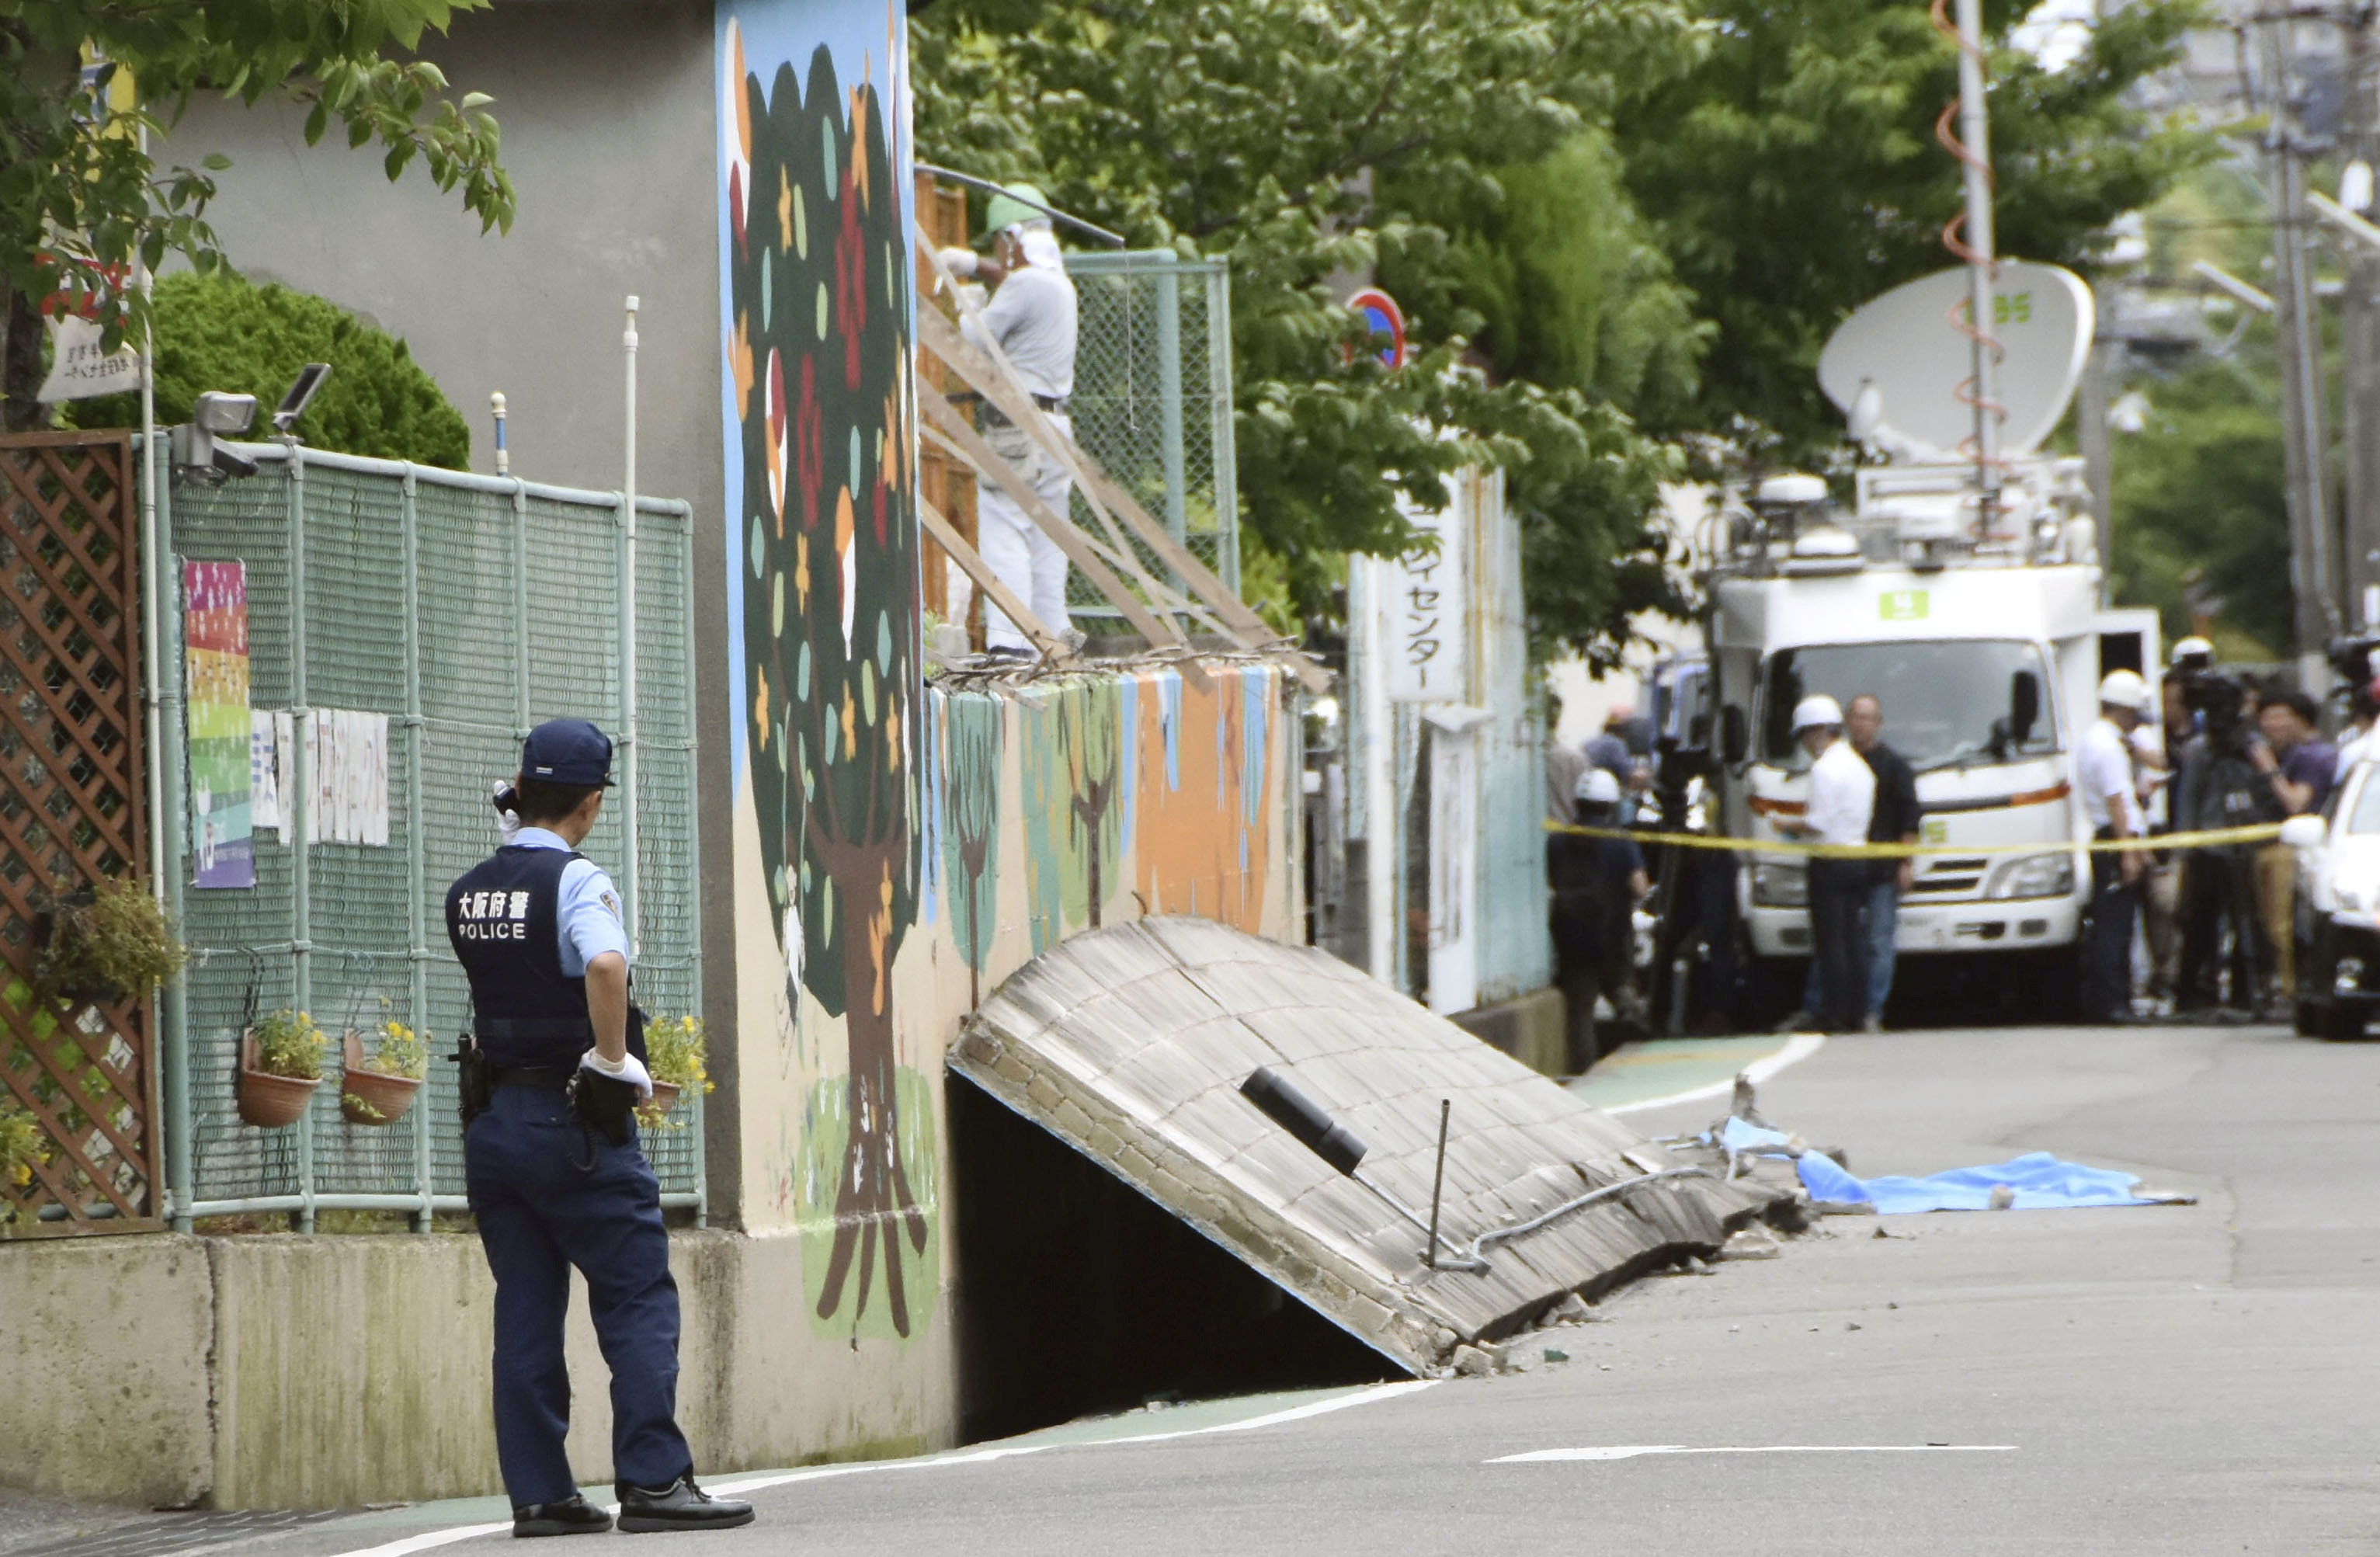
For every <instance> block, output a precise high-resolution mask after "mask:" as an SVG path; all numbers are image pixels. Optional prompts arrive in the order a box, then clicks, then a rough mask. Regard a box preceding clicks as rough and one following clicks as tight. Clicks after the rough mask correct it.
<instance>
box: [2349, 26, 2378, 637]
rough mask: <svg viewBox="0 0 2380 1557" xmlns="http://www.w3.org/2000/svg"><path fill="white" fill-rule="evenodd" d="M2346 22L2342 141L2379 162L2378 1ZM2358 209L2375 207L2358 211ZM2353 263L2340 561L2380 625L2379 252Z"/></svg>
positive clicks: (2368, 162) (2357, 604)
mask: <svg viewBox="0 0 2380 1557" xmlns="http://www.w3.org/2000/svg"><path fill="white" fill-rule="evenodd" d="M2347 21H2348V27H2347V83H2346V85H2347V101H2346V103H2345V104H2344V105H2343V109H2344V111H2343V114H2342V118H2341V125H2340V129H2341V140H2342V141H2343V144H2342V145H2341V147H2340V150H2341V152H2344V153H2345V155H2346V157H2347V159H2348V162H2349V164H2350V166H2352V165H2353V164H2358V163H2360V164H2362V165H2363V167H2364V168H2365V169H2367V170H2368V169H2370V168H2372V167H2374V165H2375V164H2380V98H2376V97H2375V95H2374V91H2375V87H2376V86H2380V80H2375V76H2380V69H2376V68H2375V67H2380V47H2375V44H2374V38H2373V15H2372V6H2371V5H2370V4H2369V3H2368V0H2359V3H2358V4H2356V5H2355V6H2354V7H2353V8H2352V10H2351V11H2350V14H2349V16H2348V18H2347ZM2347 183H2348V184H2355V185H2358V186H2359V188H2357V189H2355V190H2354V191H2353V192H2352V193H2350V190H2349V189H2347V188H2346V186H2345V185H2342V187H2341V189H2340V199H2341V200H2342V201H2346V202H2347V203H2348V204H2349V206H2350V209H2352V208H2353V207H2354V206H2355V205H2357V204H2368V203H2369V201H2370V200H2371V184H2370V179H2369V174H2368V172H2367V174H2366V175H2365V176H2364V177H2363V178H2362V179H2360V180H2359V179H2356V178H2354V177H2352V176H2350V178H2349V179H2348V180H2347ZM2356 214H2357V215H2359V216H2369V215H2370V214H2371V213H2370V212H2369V211H2368V210H2366V211H2357V212H2356ZM2339 248H2340V249H2341V251H2342V254H2343V257H2344V258H2345V261H2346V264H2347V285H2346V287H2345V290H2344V291H2343V292H2342V293H2341V295H2340V298H2339V303H2340V310H2339V326H2340V330H2339V334H2340V341H2339V347H2340V356H2341V360H2342V363H2343V369H2342V374H2341V376H2342V378H2343V379H2344V381H2345V382H2344V383H2342V384H2341V385H2340V389H2341V394H2340V396H2339V398H2340V401H2341V405H2342V411H2343V416H2344V420H2345V421H2346V423H2347V425H2346V427H2345V429H2344V432H2345V433H2346V443H2347V451H2346V452H2347V516H2346V521H2347V522H2346V525H2345V534H2346V542H2347V543H2346V545H2345V546H2344V547H2343V548H2342V550H2343V552H2344V553H2345V555H2344V557H2343V559H2342V561H2343V563H2344V565H2345V566H2344V567H2343V569H2342V571H2343V573H2344V574H2345V577H2346V582H2347V617H2348V620H2349V621H2350V622H2352V623H2354V624H2356V625H2358V626H2361V627H2362V628H2363V629H2364V630H2366V631H2369V630H2372V629H2373V628H2374V627H2375V626H2380V621H2375V618H2380V253H2375V252H2374V250H2373V249H2370V248H2369V247H2367V246H2366V245H2364V244H2361V243H2346V244H2341V245H2340V246H2339Z"/></svg>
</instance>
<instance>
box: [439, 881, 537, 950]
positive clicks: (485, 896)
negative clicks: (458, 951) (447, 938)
mask: <svg viewBox="0 0 2380 1557" xmlns="http://www.w3.org/2000/svg"><path fill="white" fill-rule="evenodd" d="M455 917H456V918H459V919H460V920H461V921H462V924H461V926H460V927H459V928H460V931H461V933H462V937H463V939H464V940H466V941H526V940H528V894H527V893H525V892H515V893H503V892H467V893H465V894H463V895H462V896H461V897H460V898H459V899H457V900H456V902H455Z"/></svg>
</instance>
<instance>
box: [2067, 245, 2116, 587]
mask: <svg viewBox="0 0 2380 1557" xmlns="http://www.w3.org/2000/svg"><path fill="white" fill-rule="evenodd" d="M2091 291H2092V294H2093V302H2094V304H2095V306H2094V307H2093V308H2092V310H2091V317H2092V318H2093V319H2094V320H2095V323H2094V325H2093V326H2092V336H2091V349H2090V352H2089V354H2088V355H2087V356H2085V357H2084V358H2083V385H2082V390H2083V392H2082V394H2081V395H2079V396H2078V397H2077V398H2076V400H2075V402H2074V443H2075V446H2076V448H2077V449H2078V450H2079V451H2080V452H2081V454H2082V456H2083V486H2084V487H2086V488H2088V489H2089V491H2090V494H2091V533H2092V536H2093V538H2094V540H2095V542H2096V543H2097V545H2098V548H2099V603H2100V604H2101V605H2105V604H2107V596H2108V580H2110V579H2111V578H2114V577H2115V573H2116V537H2115V517H2114V515H2115V509H2114V505H2113V503H2112V501H2111V499H2110V498H2109V496H2108V490H2109V486H2110V484H2111V483H2112V482H2113V480H2114V479H2115V469H2114V467H2115V459H2114V455H2113V451H2112V450H2111V449H2110V448H2109V447H2108V437H2107V404H2108V400H2109V398H2110V396H2109V390H2110V388H2111V386H2112V385H2111V381H2112V380H2113V378H2114V376H2115V373H2114V369H2115V356H2116V341H2115V338H2114V335H2113V333H2112V332H2111V331H2110V330H2109V329H2108V323H2109V321H2108V318H2107V315H2108V312H2109V309H2108V304H2109V303H2111V302H2112V301H2113V300H2114V299H2115V297H2116V288H2115V286H2114V285H2113V284H2112V283H2103V284H2101V285H2099V286H2094V287H2093V288H2091Z"/></svg>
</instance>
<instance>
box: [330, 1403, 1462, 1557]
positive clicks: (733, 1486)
mask: <svg viewBox="0 0 2380 1557" xmlns="http://www.w3.org/2000/svg"><path fill="white" fill-rule="evenodd" d="M1438 1382H1439V1381H1437V1380H1435V1379H1414V1380H1408V1381H1403V1382H1401V1383H1394V1384H1380V1385H1377V1386H1375V1387H1374V1388H1371V1389H1368V1390H1357V1391H1355V1392H1354V1393H1350V1394H1342V1395H1334V1396H1332V1397H1331V1398H1330V1399H1329V1400H1315V1401H1308V1402H1307V1403H1306V1404H1305V1405H1293V1406H1288V1407H1286V1408H1284V1409H1282V1410H1280V1411H1269V1412H1267V1413H1266V1414H1265V1415H1263V1416H1261V1417H1246V1418H1245V1419H1244V1420H1241V1421H1236V1422H1216V1423H1214V1424H1212V1425H1210V1426H1208V1427H1203V1428H1184V1429H1181V1430H1179V1431H1177V1432H1144V1433H1135V1434H1134V1435H1133V1436H1131V1437H1129V1438H1099V1439H1090V1440H1085V1441H1072V1442H1065V1443H1017V1444H1010V1445H1007V1446H1004V1447H1003V1446H999V1445H995V1446H993V1447H990V1448H986V1449H970V1450H965V1451H962V1452H960V1453H958V1454H932V1455H928V1456H926V1457H925V1458H922V1459H914V1460H861V1461H857V1462H855V1463H853V1464H850V1465H839V1466H811V1467H810V1468H809V1469H807V1470H789V1471H783V1472H780V1473H778V1474H776V1475H772V1476H751V1477H746V1478H744V1479H742V1480H740V1481H722V1482H719V1483H717V1484H715V1485H712V1486H710V1487H707V1488H706V1489H705V1490H707V1491H710V1492H711V1493H713V1494H714V1495H716V1496H719V1497H726V1498H736V1497H742V1496H743V1495H744V1494H745V1493H747V1492H757V1491H759V1490H761V1489H763V1488H767V1487H783V1486H786V1485H788V1484H789V1483H792V1482H795V1481H820V1480H824V1479H825V1478H828V1477H832V1476H870V1475H874V1474H875V1473H877V1472H879V1471H888V1470H940V1469H942V1468H944V1467H946V1466H972V1465H981V1464H983V1463H985V1462H986V1461H988V1460H1006V1459H1014V1458H1015V1457H1016V1456H1018V1455H1021V1454H1046V1453H1048V1452H1049V1451H1050V1450H1052V1449H1097V1448H1101V1447H1104V1446H1106V1445H1108V1444H1111V1443H1162V1442H1166V1441H1171V1440H1172V1439H1177V1438H1201V1437H1204V1436H1205V1435H1207V1434H1208V1433H1213V1432H1248V1431H1251V1430H1253V1429H1257V1428H1270V1427H1279V1426H1280V1425H1281V1424H1282V1423H1284V1422H1302V1421H1304V1420H1305V1419H1306V1418H1307V1417H1322V1416H1328V1415H1329V1414H1330V1413H1331V1412H1333V1411H1344V1410H1346V1409H1347V1408H1348V1407H1350V1406H1354V1405H1371V1404H1372V1403H1373V1402H1375V1401H1381V1400H1393V1399H1394V1398H1396V1397H1397V1396H1399V1395H1404V1394H1412V1393H1415V1391H1417V1390H1427V1389H1430V1388H1432V1387H1434V1386H1435V1385H1436V1384H1437V1383H1438ZM613 1512H614V1513H615V1514H616V1513H617V1512H618V1505H617V1504H616V1503H615V1504H613ZM511 1529H512V1521H510V1520H505V1521H504V1523H502V1524H499V1525H458V1526H455V1527H453V1528H451V1529H443V1530H425V1531H423V1532H422V1533H421V1534H419V1535H417V1536H407V1537H406V1538H405V1539H403V1540H393V1541H390V1542H389V1543H388V1544H386V1545H385V1546H367V1547H360V1548H358V1549H357V1550H355V1551H345V1552H341V1553H339V1554H338V1557H408V1554H409V1553H411V1552H416V1551H428V1550H430V1549H431V1548H432V1547H438V1546H450V1545H452V1544H454V1543H455V1542H456V1541H465V1540H470V1539H474V1538H476V1537H479V1536H492V1535H495V1534H497V1533H498V1532H499V1531H510V1530H511Z"/></svg>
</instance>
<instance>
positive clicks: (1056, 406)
mask: <svg viewBox="0 0 2380 1557" xmlns="http://www.w3.org/2000/svg"><path fill="white" fill-rule="evenodd" d="M1033 403H1034V404H1035V405H1037V406H1038V407H1041V409H1042V410H1044V411H1045V412H1047V413H1049V414H1050V415H1051V416H1064V415H1066V414H1067V413H1068V410H1069V408H1070V407H1072V406H1073V405H1074V400H1073V399H1072V398H1071V397H1070V396H1068V395H1035V396H1033ZM983 420H984V421H985V423H986V424H987V425H989V426H992V427H1012V426H1014V425H1015V424H1014V422H1012V421H1010V420H1008V418H1007V417H1006V416H1005V415H1004V414H1002V411H1001V409H1000V407H997V406H995V405H992V404H991V403H990V402H989V401H985V402H984V403H983Z"/></svg>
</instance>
